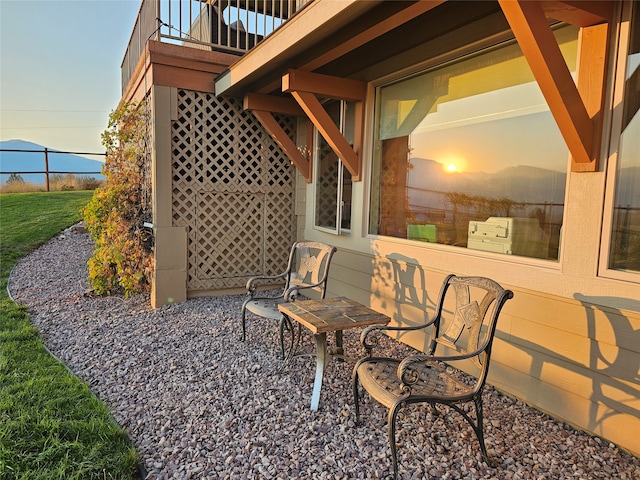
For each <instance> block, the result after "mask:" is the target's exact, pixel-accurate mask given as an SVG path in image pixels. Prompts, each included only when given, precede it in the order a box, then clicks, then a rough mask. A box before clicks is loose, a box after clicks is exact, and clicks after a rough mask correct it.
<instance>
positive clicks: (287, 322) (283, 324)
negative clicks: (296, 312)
mask: <svg viewBox="0 0 640 480" xmlns="http://www.w3.org/2000/svg"><path fill="white" fill-rule="evenodd" d="M279 327H280V350H281V351H282V360H286V359H287V357H288V356H292V355H293V353H294V352H293V348H294V341H295V333H294V330H293V323H291V319H290V318H289V317H287V316H286V315H283V316H282V317H281V318H280V325H279ZM285 329H286V330H288V331H289V332H290V333H291V342H290V344H289V355H288V356H287V354H286V353H285V349H284V331H285Z"/></svg>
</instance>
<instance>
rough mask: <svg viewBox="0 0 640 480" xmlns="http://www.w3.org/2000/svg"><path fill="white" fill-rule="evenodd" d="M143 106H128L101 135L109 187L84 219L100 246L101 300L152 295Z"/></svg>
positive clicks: (94, 273) (96, 284)
mask: <svg viewBox="0 0 640 480" xmlns="http://www.w3.org/2000/svg"><path fill="white" fill-rule="evenodd" d="M145 120H146V118H145V108H144V104H138V105H136V104H132V103H123V104H121V105H120V106H119V107H118V108H117V109H116V110H115V111H113V112H112V113H111V116H110V117H109V127H108V128H107V130H105V132H104V133H103V134H102V144H103V145H104V146H105V147H106V152H107V156H106V161H105V165H104V167H103V172H102V173H103V174H104V175H105V176H106V177H107V179H106V182H105V185H104V186H103V187H100V188H98V189H96V190H95V192H94V194H93V197H92V199H91V201H90V202H89V204H88V205H87V206H86V207H85V209H84V212H83V213H84V219H85V222H86V224H87V229H88V230H89V233H90V234H91V237H92V238H93V240H94V241H95V247H94V252H93V255H92V257H91V258H90V259H89V280H90V282H91V286H92V288H93V291H94V292H95V293H96V294H98V295H112V294H116V293H124V294H125V295H126V296H130V295H133V294H136V293H140V292H144V291H148V289H149V285H150V277H151V273H152V269H153V264H152V260H153V258H152V255H151V249H152V243H153V238H152V237H151V235H150V233H149V232H148V231H147V230H146V229H145V228H144V227H143V223H144V222H150V221H151V208H150V204H151V203H150V198H149V197H150V185H149V182H148V175H147V151H146V133H145V132H146V129H145V125H146V121H145Z"/></svg>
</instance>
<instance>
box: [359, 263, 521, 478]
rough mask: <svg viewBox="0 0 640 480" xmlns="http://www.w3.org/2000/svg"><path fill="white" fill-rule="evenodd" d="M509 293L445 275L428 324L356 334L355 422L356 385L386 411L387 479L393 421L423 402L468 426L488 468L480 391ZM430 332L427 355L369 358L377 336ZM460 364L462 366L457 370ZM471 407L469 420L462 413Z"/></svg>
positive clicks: (480, 281) (492, 284) (484, 280)
mask: <svg viewBox="0 0 640 480" xmlns="http://www.w3.org/2000/svg"><path fill="white" fill-rule="evenodd" d="M510 298H513V292H512V291H511V290H505V289H503V288H502V287H501V286H500V285H499V284H497V283H496V282H494V281H493V280H491V279H488V278H484V277H457V276H455V275H449V276H448V277H447V278H446V279H445V281H444V284H443V285H442V288H441V290H440V295H439V298H438V302H437V305H436V309H435V313H434V315H433V317H432V319H431V320H430V321H429V322H427V323H425V324H423V325H419V326H413V327H392V326H391V327H390V326H372V327H369V328H367V329H365V330H364V331H363V332H362V336H361V342H362V345H363V346H364V348H365V351H366V352H367V355H368V356H367V357H365V358H362V359H360V360H359V361H358V362H357V364H356V365H355V367H354V370H353V379H352V387H353V396H354V401H355V413H356V423H358V422H359V421H360V407H359V399H358V395H359V393H358V383H360V384H361V385H362V387H363V388H364V390H366V391H367V392H368V393H369V395H370V396H371V398H373V399H374V400H376V401H377V402H379V403H381V404H382V405H384V406H386V407H387V408H388V409H389V414H388V425H387V427H388V434H389V446H390V447H391V456H392V460H393V475H394V478H397V475H398V459H397V451H396V417H397V415H398V411H399V410H400V408H401V407H402V406H404V405H408V404H413V403H419V402H424V403H428V404H430V405H431V406H432V408H433V409H434V411H435V412H437V410H436V404H443V405H448V406H449V407H451V408H453V409H454V410H456V411H457V412H458V413H460V414H461V415H462V416H463V417H464V419H465V420H466V421H467V422H468V423H469V425H471V427H472V428H473V431H474V432H475V434H476V436H477V438H478V441H479V443H480V449H481V450H482V456H483V459H484V460H485V461H486V462H487V463H488V464H489V465H491V460H490V459H489V457H488V455H487V450H486V447H485V443H484V433H483V428H482V418H483V417H482V390H483V387H484V385H485V382H486V379H487V373H488V371H489V359H490V356H491V346H492V343H493V338H494V334H495V329H496V323H497V321H498V316H499V315H500V311H501V310H502V307H503V305H504V304H505V302H506V301H507V300H508V299H510ZM423 329H430V330H431V332H430V342H429V346H428V349H427V352H426V353H424V354H418V355H411V356H408V357H406V358H404V359H402V360H401V359H394V358H386V357H375V356H373V355H372V351H373V349H374V348H375V347H376V346H377V345H378V337H377V335H379V334H384V333H385V332H390V333H393V332H396V333H397V332H408V331H418V330H423ZM463 363H464V364H463ZM462 368H464V371H463V370H462ZM468 402H472V403H473V405H474V406H475V420H474V418H473V417H472V416H471V415H469V414H468V413H467V412H466V411H465V410H464V408H463V404H465V403H468Z"/></svg>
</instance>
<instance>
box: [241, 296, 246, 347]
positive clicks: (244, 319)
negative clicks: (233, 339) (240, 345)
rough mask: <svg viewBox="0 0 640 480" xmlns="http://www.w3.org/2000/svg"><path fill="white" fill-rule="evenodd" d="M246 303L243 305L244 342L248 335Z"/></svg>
mask: <svg viewBox="0 0 640 480" xmlns="http://www.w3.org/2000/svg"><path fill="white" fill-rule="evenodd" d="M245 305H246V303H243V304H242V341H243V342H244V341H245V338H246V335H247V327H246V321H247V309H246V307H245Z"/></svg>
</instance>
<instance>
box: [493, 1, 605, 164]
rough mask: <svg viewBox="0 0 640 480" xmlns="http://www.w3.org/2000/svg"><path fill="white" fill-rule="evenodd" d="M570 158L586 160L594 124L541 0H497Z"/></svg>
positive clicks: (590, 155)
mask: <svg viewBox="0 0 640 480" xmlns="http://www.w3.org/2000/svg"><path fill="white" fill-rule="evenodd" d="M498 2H499V3H500V7H501V8H502V11H503V13H504V15H505V17H506V18H507V21H508V22H509V25H510V26H511V30H513V33H514V35H515V37H516V40H517V41H518V44H519V45H520V48H521V49H522V52H523V53H524V56H525V58H526V59H527V62H528V63H529V66H530V67H531V70H532V72H533V75H534V76H535V78H536V80H537V82H538V85H539V86H540V89H541V90H542V94H543V95H544V97H545V99H546V100H547V104H548V105H549V109H550V110H551V113H552V115H553V117H554V118H555V120H556V123H557V124H558V128H559V129H560V133H561V134H562V136H563V138H564V140H565V142H566V143H567V146H568V147H569V151H570V152H571V156H572V157H573V161H574V162H577V163H585V164H587V163H590V162H591V161H592V160H593V159H595V157H596V153H595V152H594V151H593V135H594V125H593V122H592V120H591V118H590V116H589V114H588V113H587V109H586V107H585V104H584V102H583V100H582V97H581V96H580V93H579V92H578V88H577V87H576V84H575V82H574V81H573V78H572V77H571V72H569V68H568V67H567V64H566V62H565V61H564V58H563V57H562V53H561V52H560V47H559V46H558V43H557V42H556V39H555V37H554V36H553V32H552V31H551V28H550V27H549V25H548V23H547V18H546V17H545V14H544V12H543V10H542V7H541V6H540V3H541V2H533V1H523V0H498Z"/></svg>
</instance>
